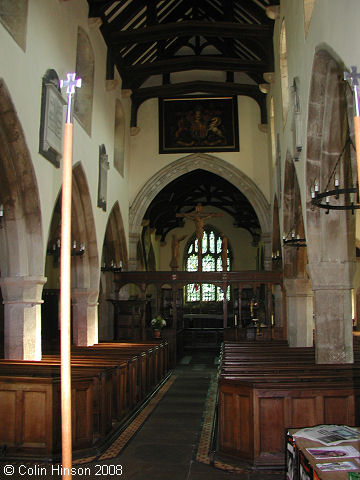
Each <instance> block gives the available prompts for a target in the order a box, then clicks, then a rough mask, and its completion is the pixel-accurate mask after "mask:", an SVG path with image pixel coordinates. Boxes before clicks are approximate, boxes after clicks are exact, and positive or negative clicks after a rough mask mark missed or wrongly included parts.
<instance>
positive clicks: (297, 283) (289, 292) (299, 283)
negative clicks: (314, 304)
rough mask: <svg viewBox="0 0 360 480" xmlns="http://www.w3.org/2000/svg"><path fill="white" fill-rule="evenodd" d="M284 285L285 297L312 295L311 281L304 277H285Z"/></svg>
mask: <svg viewBox="0 0 360 480" xmlns="http://www.w3.org/2000/svg"><path fill="white" fill-rule="evenodd" d="M284 287H285V292H286V296H287V297H313V296H314V292H313V290H312V288H311V283H310V282H309V280H308V279H306V278H285V279H284Z"/></svg>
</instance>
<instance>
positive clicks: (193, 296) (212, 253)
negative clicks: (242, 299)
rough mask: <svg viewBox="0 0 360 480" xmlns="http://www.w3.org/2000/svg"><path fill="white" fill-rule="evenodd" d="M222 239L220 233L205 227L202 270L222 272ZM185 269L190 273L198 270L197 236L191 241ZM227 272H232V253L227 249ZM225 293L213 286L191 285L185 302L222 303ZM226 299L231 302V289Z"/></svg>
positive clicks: (228, 289) (186, 292) (187, 288)
mask: <svg viewBox="0 0 360 480" xmlns="http://www.w3.org/2000/svg"><path fill="white" fill-rule="evenodd" d="M222 244H223V242H222V238H221V235H220V233H218V232H216V231H215V230H213V229H212V228H211V227H209V226H205V227H204V236H203V241H202V270H203V271H204V272H215V271H216V272H222V271H223V265H222V257H221V253H222ZM185 268H186V270H187V271H188V272H196V271H197V270H198V241H197V238H196V237H195V235H194V236H193V238H192V239H191V241H190V245H188V248H187V255H186V258H185ZM226 270H227V271H229V270H230V252H229V248H227V268H226ZM223 298H224V292H223V291H222V289H221V288H220V287H216V286H215V285H213V284H208V283H206V284H205V283H204V284H189V285H187V286H186V289H185V300H186V301H187V302H199V301H203V302H215V301H216V302H221V301H222V300H223ZM226 298H227V299H228V300H230V287H228V288H227V292H226Z"/></svg>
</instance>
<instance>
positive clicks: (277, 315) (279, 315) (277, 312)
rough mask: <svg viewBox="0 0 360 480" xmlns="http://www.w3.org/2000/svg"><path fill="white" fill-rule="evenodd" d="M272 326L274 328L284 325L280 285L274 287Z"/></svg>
mask: <svg viewBox="0 0 360 480" xmlns="http://www.w3.org/2000/svg"><path fill="white" fill-rule="evenodd" d="M274 324H275V326H276V327H282V326H283V325H284V319H283V292H282V290H281V286H280V285H274Z"/></svg>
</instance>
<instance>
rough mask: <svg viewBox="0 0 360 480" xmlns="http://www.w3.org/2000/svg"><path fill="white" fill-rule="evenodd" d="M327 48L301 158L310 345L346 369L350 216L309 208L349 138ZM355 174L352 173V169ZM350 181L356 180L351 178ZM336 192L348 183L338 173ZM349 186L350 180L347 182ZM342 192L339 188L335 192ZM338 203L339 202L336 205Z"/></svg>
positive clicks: (315, 80) (314, 84) (314, 82)
mask: <svg viewBox="0 0 360 480" xmlns="http://www.w3.org/2000/svg"><path fill="white" fill-rule="evenodd" d="M330 52H331V51H330V49H328V48H327V47H326V46H322V47H321V48H319V49H318V50H317V51H316V53H315V56H314V61H313V68H312V77H311V84H310V92H309V109H308V122H307V158H306V185H307V189H306V190H307V191H306V200H307V208H306V229H307V238H308V242H307V244H308V256H309V264H308V271H309V275H310V278H311V282H312V287H313V290H314V296H315V299H314V306H315V312H314V315H315V342H316V343H315V345H316V361H317V362H318V363H351V362H352V361H353V346H352V344H353V342H352V318H351V317H352V314H351V312H352V292H351V289H352V286H353V276H354V271H355V268H356V263H355V218H354V217H355V215H351V212H349V211H347V212H344V211H338V210H330V211H329V213H328V214H326V213H325V212H326V211H325V210H324V209H319V208H317V207H313V206H312V203H311V187H312V186H313V184H314V180H315V179H317V180H318V182H319V187H320V191H323V190H326V188H327V183H328V181H329V177H330V172H331V171H332V170H333V168H334V165H335V163H336V161H337V159H338V158H339V155H340V153H341V151H342V148H343V146H344V142H345V138H346V137H347V135H348V126H349V128H350V133H351V135H352V132H353V125H352V116H353V113H351V114H350V115H349V108H350V105H351V100H350V99H351V93H350V92H349V93H348V90H349V89H347V86H346V84H345V83H344V81H343V76H344V73H343V70H344V67H343V63H342V61H341V60H339V59H338V58H336V55H335V54H334V53H333V52H331V53H330ZM353 170H354V169H353ZM352 177H353V178H356V176H355V175H354V173H353V175H352ZM339 180H340V185H341V186H344V185H345V186H352V184H351V183H352V180H350V182H351V183H350V185H349V183H347V181H346V178H345V175H344V172H343V171H340V172H339ZM348 181H349V180H348ZM340 188H341V187H340ZM341 200H342V199H340V200H339V201H341Z"/></svg>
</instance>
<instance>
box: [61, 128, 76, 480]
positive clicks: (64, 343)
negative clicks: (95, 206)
mask: <svg viewBox="0 0 360 480" xmlns="http://www.w3.org/2000/svg"><path fill="white" fill-rule="evenodd" d="M72 145H73V125H72V123H65V133H64V154H63V186H62V199H61V253H60V318H61V434H62V437H61V442H62V443H61V445H62V478H63V479H71V478H72V474H71V467H72V432H71V341H70V339H71V336H70V332H71V330H70V329H71V318H70V312H71V310H70V304H71V290H70V280H71V277H70V274H71V272H70V268H71V191H72Z"/></svg>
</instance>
